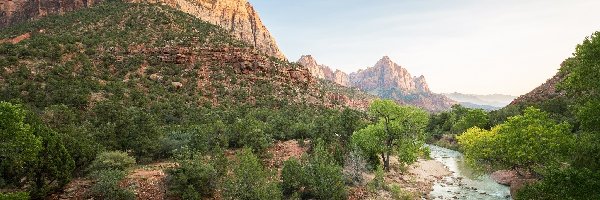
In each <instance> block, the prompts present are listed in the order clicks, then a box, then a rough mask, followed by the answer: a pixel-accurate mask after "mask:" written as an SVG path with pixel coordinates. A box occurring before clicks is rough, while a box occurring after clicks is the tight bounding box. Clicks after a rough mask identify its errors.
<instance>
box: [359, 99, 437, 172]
mask: <svg viewBox="0 0 600 200" xmlns="http://www.w3.org/2000/svg"><path fill="white" fill-rule="evenodd" d="M369 114H370V115H371V116H372V117H374V118H376V119H377V122H376V123H375V124H371V125H369V126H367V127H366V128H363V129H360V130H359V131H357V132H356V133H355V134H354V135H353V136H352V142H353V144H354V145H356V146H357V147H358V148H359V149H361V150H362V152H363V153H364V155H365V156H366V157H367V158H368V159H369V160H370V161H371V162H372V164H376V163H378V162H379V159H378V157H379V156H381V159H382V161H383V168H384V169H385V170H386V171H389V168H390V156H391V155H392V154H395V155H396V156H398V160H399V161H400V162H401V163H402V164H406V163H412V162H414V161H415V160H416V159H417V157H418V155H419V151H420V150H421V149H422V148H423V141H424V138H425V137H424V136H425V135H424V129H425V126H426V125H427V117H428V115H427V113H426V112H425V111H423V110H422V109H419V108H415V107H411V106H399V105H398V104H396V103H394V102H393V101H390V100H376V101H374V102H373V103H371V106H370V107H369ZM373 162H375V163H373Z"/></svg>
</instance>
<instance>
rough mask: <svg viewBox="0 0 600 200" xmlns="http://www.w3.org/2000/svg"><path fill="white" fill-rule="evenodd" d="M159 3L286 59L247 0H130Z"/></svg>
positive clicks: (271, 54)
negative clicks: (218, 27) (220, 28)
mask: <svg viewBox="0 0 600 200" xmlns="http://www.w3.org/2000/svg"><path fill="white" fill-rule="evenodd" d="M129 1H131V2H142V3H143V2H147V3H161V4H165V5H168V6H171V7H173V8H176V9H179V10H181V11H183V12H185V13H188V14H191V15H193V16H195V17H197V18H200V19H202V20H204V21H207V22H209V23H211V24H215V25H218V26H221V27H222V28H224V29H226V30H228V31H230V32H231V34H232V35H233V36H235V37H236V38H238V39H240V40H242V41H244V42H246V43H247V44H250V45H252V46H254V47H255V48H257V49H258V50H260V51H262V52H263V53H265V54H267V55H270V56H274V57H277V58H280V59H284V60H285V55H284V54H283V53H282V52H281V51H280V50H279V47H278V46H277V43H276V42H275V39H274V38H273V36H271V33H270V32H269V30H267V28H266V27H265V25H264V24H263V23H262V21H261V20H260V17H259V16H258V12H256V10H254V7H252V5H251V4H250V2H248V1H247V0H129Z"/></svg>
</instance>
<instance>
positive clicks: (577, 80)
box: [559, 32, 600, 172]
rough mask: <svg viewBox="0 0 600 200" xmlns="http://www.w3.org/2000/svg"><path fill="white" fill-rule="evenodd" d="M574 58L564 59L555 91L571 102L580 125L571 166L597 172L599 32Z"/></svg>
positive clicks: (599, 168)
mask: <svg viewBox="0 0 600 200" xmlns="http://www.w3.org/2000/svg"><path fill="white" fill-rule="evenodd" d="M573 55H574V57H572V58H569V59H567V60H566V61H565V62H564V63H563V66H562V68H561V71H560V73H562V74H564V76H565V78H564V80H563V81H562V82H561V83H560V85H559V87H560V88H561V89H564V90H565V91H566V93H567V96H568V97H569V98H570V99H572V100H573V104H574V105H573V106H572V108H573V110H574V113H575V116H576V117H577V121H578V122H579V123H580V124H581V132H582V133H580V134H579V136H578V137H579V138H578V145H577V146H578V147H579V148H577V149H576V151H577V153H576V159H575V163H574V165H575V166H576V167H583V168H588V169H591V170H594V171H596V172H598V171H600V154H598V152H600V84H598V83H600V56H599V55H600V32H596V33H594V34H592V35H591V36H590V37H587V38H585V40H584V41H583V43H582V44H579V45H577V48H576V50H575V53H574V54H573Z"/></svg>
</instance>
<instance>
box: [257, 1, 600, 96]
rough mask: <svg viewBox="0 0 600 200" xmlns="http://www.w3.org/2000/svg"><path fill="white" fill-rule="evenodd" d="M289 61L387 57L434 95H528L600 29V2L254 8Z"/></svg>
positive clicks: (353, 65)
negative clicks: (423, 82)
mask: <svg viewBox="0 0 600 200" xmlns="http://www.w3.org/2000/svg"><path fill="white" fill-rule="evenodd" d="M250 2H251V3H252V4H253V5H254V7H255V9H256V10H257V11H258V12H259V14H260V16H261V19H262V21H263V23H264V24H265V25H266V26H267V28H268V29H269V30H270V31H271V34H272V35H273V36H274V37H275V38H276V40H277V43H278V45H279V47H280V48H281V50H282V51H283V52H284V53H285V55H286V56H287V57H288V59H289V60H290V61H296V60H297V59H298V58H299V57H300V55H303V54H311V55H313V56H314V57H315V59H317V62H319V63H320V64H324V65H327V66H330V67H332V68H334V69H340V70H342V71H345V72H348V73H349V72H353V71H356V70H358V69H361V68H366V67H369V66H373V65H374V64H375V62H377V60H379V59H380V58H381V57H383V56H384V55H388V56H389V57H390V58H392V60H394V61H395V62H396V63H398V64H399V65H401V66H403V67H404V68H407V69H408V71H409V72H410V73H411V74H412V75H413V76H418V75H425V77H426V79H427V82H428V83H429V86H430V88H431V89H432V90H433V91H434V92H454V91H457V92H461V93H474V94H493V93H501V94H510V95H521V94H524V93H527V92H529V91H531V90H532V89H533V88H535V87H536V86H538V85H540V84H541V83H543V82H545V80H546V79H548V78H550V77H552V76H553V75H554V74H555V73H556V72H557V69H558V68H559V65H560V63H561V62H562V61H563V60H564V59H565V58H567V57H569V56H571V54H572V53H573V52H574V50H575V46H576V45H577V44H579V43H581V41H583V39H584V38H585V37H586V36H589V35H591V34H592V33H593V32H595V31H600V0H496V1H492V0H454V1H449V0H413V1H406V0H371V1H365V0H302V1H299V0H250Z"/></svg>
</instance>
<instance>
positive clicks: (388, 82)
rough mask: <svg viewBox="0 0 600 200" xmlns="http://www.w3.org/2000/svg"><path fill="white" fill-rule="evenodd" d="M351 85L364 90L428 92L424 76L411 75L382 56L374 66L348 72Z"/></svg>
mask: <svg viewBox="0 0 600 200" xmlns="http://www.w3.org/2000/svg"><path fill="white" fill-rule="evenodd" d="M350 82H351V84H352V85H353V86H355V87H358V88H361V89H363V90H366V91H371V90H376V89H383V88H385V89H393V88H395V89H399V90H401V91H403V92H405V93H430V92H431V91H430V90H429V86H427V83H426V82H425V77H424V76H420V77H413V76H412V75H410V73H409V72H408V70H406V69H405V68H402V67H400V65H398V64H396V63H394V62H393V61H392V60H391V59H390V58H389V57H387V56H384V57H383V58H382V59H381V60H379V61H378V62H377V63H376V64H375V66H373V67H370V68H367V69H365V70H359V71H358V72H355V73H351V74H350Z"/></svg>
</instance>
